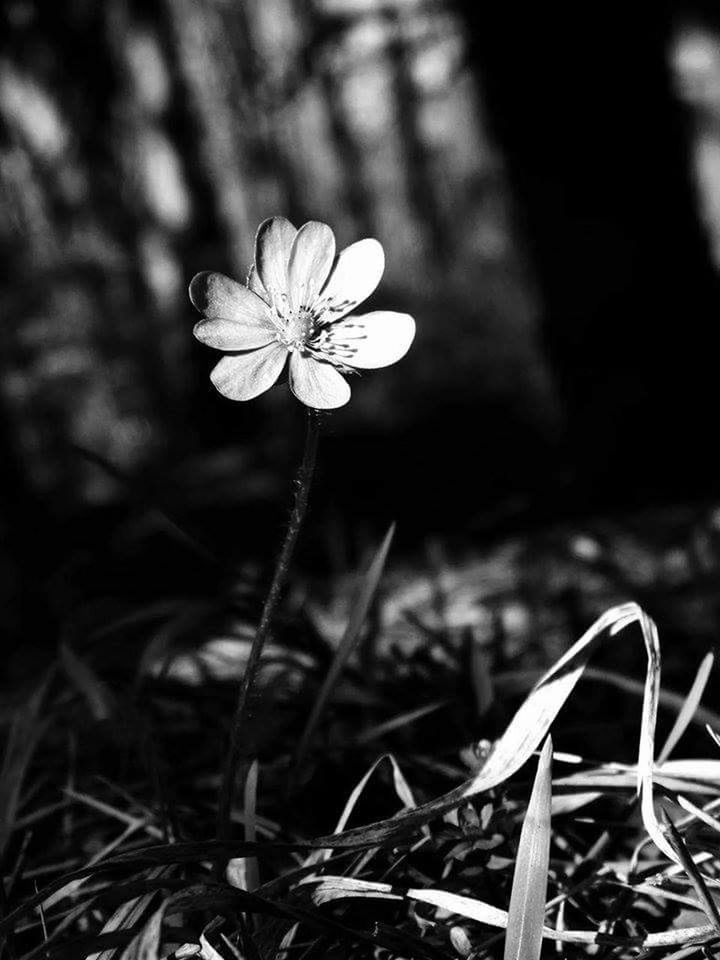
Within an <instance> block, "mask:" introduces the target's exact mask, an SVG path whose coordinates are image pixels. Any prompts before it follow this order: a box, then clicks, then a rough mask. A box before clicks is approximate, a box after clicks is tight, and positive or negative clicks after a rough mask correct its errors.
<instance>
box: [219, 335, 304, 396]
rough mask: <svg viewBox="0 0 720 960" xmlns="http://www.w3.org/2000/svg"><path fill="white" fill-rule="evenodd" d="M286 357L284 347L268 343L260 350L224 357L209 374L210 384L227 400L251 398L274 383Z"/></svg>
mask: <svg viewBox="0 0 720 960" xmlns="http://www.w3.org/2000/svg"><path fill="white" fill-rule="evenodd" d="M286 359H287V348H286V347H284V346H283V345H282V344H280V343H271V344H269V345H268V346H267V347H261V348H260V349H259V350H251V351H250V352H249V353H240V354H238V355H237V356H232V357H223V358H222V360H221V361H220V363H218V364H217V366H216V367H215V369H214V370H213V371H212V373H211V374H210V379H211V380H212V383H213V386H214V387H215V389H216V390H218V391H219V392H220V393H221V394H222V395H223V396H224V397H227V398H228V399H229V400H252V399H253V397H257V396H259V395H260V394H261V393H264V392H265V391H266V390H269V389H270V387H271V386H272V385H273V384H274V383H275V381H276V380H277V378H278V377H279V376H280V374H281V373H282V369H283V367H284V366H285V360H286Z"/></svg>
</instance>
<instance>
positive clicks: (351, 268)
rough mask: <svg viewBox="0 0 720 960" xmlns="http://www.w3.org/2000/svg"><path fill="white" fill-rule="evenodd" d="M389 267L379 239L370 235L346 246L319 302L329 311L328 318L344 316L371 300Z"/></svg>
mask: <svg viewBox="0 0 720 960" xmlns="http://www.w3.org/2000/svg"><path fill="white" fill-rule="evenodd" d="M384 269H385V253H384V252H383V248H382V245H381V244H380V243H379V242H378V241H377V240H372V239H370V238H368V239H367V240H358V242H357V243H352V244H350V246H349V247H346V248H345V249H344V250H343V251H342V253H341V254H340V256H339V257H338V258H337V263H336V264H335V269H334V270H333V272H332V273H331V274H330V279H329V280H328V282H327V285H326V287H325V289H324V290H323V291H322V293H321V294H320V298H319V301H318V304H317V307H318V308H319V309H324V310H326V311H327V312H328V313H329V314H330V317H328V319H332V318H333V317H334V318H339V317H344V316H345V314H347V313H350V311H351V310H354V309H355V307H356V306H357V305H358V304H359V303H362V302H363V300H367V298H368V297H369V296H370V294H371V293H372V292H373V290H374V289H375V287H377V285H378V284H379V283H380V278H381V277H382V275H383V271H384Z"/></svg>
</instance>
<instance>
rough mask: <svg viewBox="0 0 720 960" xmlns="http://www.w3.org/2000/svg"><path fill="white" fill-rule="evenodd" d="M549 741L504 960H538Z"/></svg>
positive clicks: (523, 837) (524, 840)
mask: <svg viewBox="0 0 720 960" xmlns="http://www.w3.org/2000/svg"><path fill="white" fill-rule="evenodd" d="M551 801H552V739H551V738H550V737H548V738H547V740H546V741H545V746H544V747H543V750H542V753H541V754H540V761H539V763H538V768H537V773H536V775H535V783H534V784H533V790H532V794H531V796H530V803H529V804H528V808H527V815H526V817H525V820H524V821H523V825H522V831H521V833H520V845H519V846H518V854H517V863H516V864H515V874H514V876H513V884H512V891H511V893H510V907H509V909H508V927H507V930H508V932H507V936H506V937H505V953H504V958H505V960H538V958H539V956H540V951H541V949H542V941H543V926H544V922H545V898H546V894H547V880H548V865H549V863H550V804H551Z"/></svg>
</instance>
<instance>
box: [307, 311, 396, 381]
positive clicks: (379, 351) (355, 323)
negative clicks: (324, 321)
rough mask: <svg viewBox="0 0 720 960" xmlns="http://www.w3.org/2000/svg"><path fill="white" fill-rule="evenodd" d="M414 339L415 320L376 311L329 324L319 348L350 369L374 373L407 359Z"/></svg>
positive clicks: (388, 312)
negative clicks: (404, 358)
mask: <svg viewBox="0 0 720 960" xmlns="http://www.w3.org/2000/svg"><path fill="white" fill-rule="evenodd" d="M414 337H415V321H414V320H413V318H412V317H411V316H410V315H409V314H408V313H394V312H393V311H391V310H376V311H374V312H373V313H365V314H361V315H352V316H349V317H346V318H345V319H344V320H338V321H337V323H332V324H330V325H329V326H328V327H326V328H325V330H324V331H323V336H322V339H321V340H320V344H319V349H320V350H321V351H322V352H323V353H327V354H328V355H329V356H331V357H332V358H333V359H334V360H338V361H340V362H341V363H344V364H346V365H347V366H349V367H358V368H360V369H361V370H373V369H376V368H377V367H387V366H389V365H390V364H391V363H395V362H396V361H397V360H399V359H400V358H401V357H404V356H405V354H406V353H407V352H408V350H409V349H410V344H411V343H412V342H413V339H414Z"/></svg>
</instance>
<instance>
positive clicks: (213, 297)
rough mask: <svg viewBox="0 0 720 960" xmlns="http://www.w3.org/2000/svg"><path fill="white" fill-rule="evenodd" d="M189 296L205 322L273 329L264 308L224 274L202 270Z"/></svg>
mask: <svg viewBox="0 0 720 960" xmlns="http://www.w3.org/2000/svg"><path fill="white" fill-rule="evenodd" d="M188 294H189V296H190V300H191V302H192V305H193V306H194V307H195V309H196V310H199V311H200V313H202V314H203V315H204V316H205V317H207V319H208V320H236V321H237V322H239V323H249V324H255V325H258V324H259V325H260V326H264V327H272V322H271V320H270V316H269V314H268V308H267V304H266V303H265V302H264V301H263V300H262V299H261V298H260V297H258V295H257V294H256V293H253V292H252V290H248V288H247V287H246V286H244V284H242V283H238V282H237V280H232V279H231V278H230V277H226V276H225V274H224V273H213V272H211V271H210V270H205V271H203V272H202V273H196V274H195V276H194V277H193V278H192V280H191V281H190V286H189V287H188Z"/></svg>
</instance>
